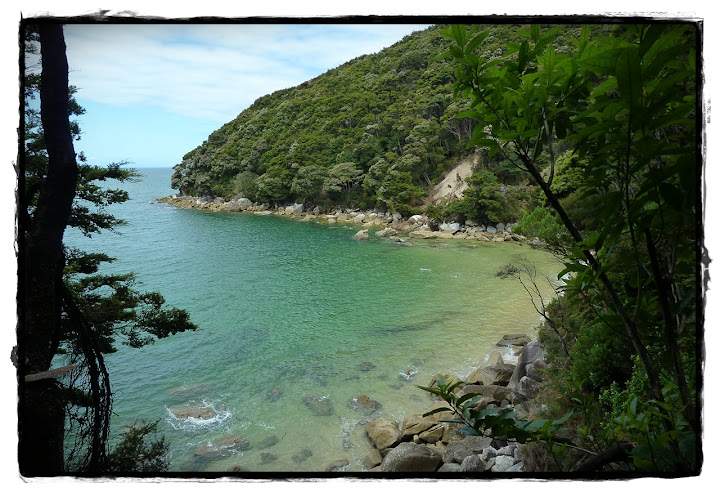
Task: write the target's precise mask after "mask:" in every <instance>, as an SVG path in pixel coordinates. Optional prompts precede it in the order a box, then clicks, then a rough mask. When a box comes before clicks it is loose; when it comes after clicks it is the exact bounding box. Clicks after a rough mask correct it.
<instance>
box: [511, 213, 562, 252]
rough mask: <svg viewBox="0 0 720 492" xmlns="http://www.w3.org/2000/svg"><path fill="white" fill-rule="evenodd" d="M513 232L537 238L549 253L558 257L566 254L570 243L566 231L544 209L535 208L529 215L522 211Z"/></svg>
mask: <svg viewBox="0 0 720 492" xmlns="http://www.w3.org/2000/svg"><path fill="white" fill-rule="evenodd" d="M513 232H516V233H518V234H522V235H524V236H527V237H537V238H538V239H540V240H542V241H543V242H544V243H545V245H546V247H547V248H548V249H549V250H550V251H553V252H555V253H556V254H559V255H564V254H565V253H566V251H567V250H566V248H567V247H568V246H569V245H570V244H571V241H572V238H571V237H570V234H569V233H568V231H567V229H566V228H565V227H564V226H563V225H562V224H561V223H559V222H558V220H557V219H556V218H555V216H554V215H553V214H552V212H550V210H548V209H547V208H546V207H535V209H534V210H533V211H532V212H530V213H527V212H526V211H523V214H522V218H521V219H520V220H519V221H518V223H517V225H515V227H513Z"/></svg>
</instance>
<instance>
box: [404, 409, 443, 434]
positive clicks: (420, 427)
mask: <svg viewBox="0 0 720 492" xmlns="http://www.w3.org/2000/svg"><path fill="white" fill-rule="evenodd" d="M435 424H437V420H435V419H433V418H432V416H429V417H423V416H422V415H410V416H409V417H407V418H406V419H405V420H403V425H402V437H403V439H406V438H411V437H412V436H413V435H415V434H420V433H421V432H424V431H426V430H428V429H429V428H430V427H433V426H434V425H435Z"/></svg>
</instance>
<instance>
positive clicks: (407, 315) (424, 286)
mask: <svg viewBox="0 0 720 492" xmlns="http://www.w3.org/2000/svg"><path fill="white" fill-rule="evenodd" d="M142 171H143V173H144V174H145V175H146V178H145V179H144V180H143V181H141V182H138V183H129V184H127V185H126V189H127V190H128V191H129V192H130V195H131V197H132V200H131V201H130V202H128V203H127V204H125V205H123V206H122V207H118V209H117V210H113V213H115V214H116V215H117V216H118V217H121V218H123V219H125V220H127V221H128V223H129V224H128V226H127V227H124V228H123V229H122V234H121V235H112V234H108V235H102V236H101V237H98V238H96V239H92V240H90V241H85V238H81V237H76V236H73V235H70V234H69V235H68V243H70V244H72V245H76V246H78V247H81V248H84V249H86V250H90V251H103V252H106V253H108V254H110V255H111V256H114V257H116V258H117V259H118V261H117V262H116V263H115V264H113V265H112V267H111V268H112V270H113V271H115V272H118V273H122V272H127V271H133V272H135V273H136V274H137V277H138V280H139V281H140V282H141V283H142V284H141V287H142V289H143V290H151V291H158V292H160V293H162V294H163V296H164V297H165V298H166V299H167V301H168V303H169V304H171V305H173V306H176V307H181V308H184V309H186V310H188V311H189V313H190V315H191V317H192V320H193V321H194V322H195V323H196V324H198V325H199V327H200V328H199V330H198V331H196V332H188V333H183V334H179V335H177V336H173V337H171V338H169V339H165V340H160V341H158V342H157V343H155V344H154V345H151V346H148V347H145V348H143V349H139V350H136V349H130V348H127V347H120V348H119V350H118V352H117V353H115V354H111V355H109V356H108V358H107V363H108V368H109V372H110V376H111V380H112V383H113V389H114V392H115V399H114V412H115V414H116V415H115V416H114V418H113V421H112V429H113V432H114V433H119V432H120V431H121V430H122V429H123V428H124V427H125V426H128V425H131V424H132V423H133V422H134V421H135V420H137V419H144V420H147V421H154V420H158V419H159V420H160V421H161V423H160V430H161V431H162V432H163V433H164V434H165V436H166V439H167V441H168V442H169V443H170V446H171V457H170V458H171V462H170V471H174V472H182V471H192V472H205V471H208V472H210V471H219V472H223V471H231V470H246V471H262V472H273V471H279V472H296V471H297V472H302V471H324V470H326V469H327V467H328V466H329V465H330V464H331V463H333V462H336V461H338V460H340V461H343V460H344V461H347V463H348V464H347V465H346V469H348V470H352V471H359V470H361V469H362V465H361V463H362V459H363V457H364V456H365V455H366V454H367V452H368V451H369V450H370V448H371V446H370V444H369V442H368V441H367V438H366V437H365V434H364V428H365V423H367V422H368V421H369V420H372V419H374V418H377V417H381V416H384V417H388V418H391V419H394V420H397V421H399V422H402V420H403V418H405V417H407V416H409V415H411V414H413V413H422V412H423V411H425V410H426V409H427V408H428V407H429V405H430V399H429V396H428V395H427V393H425V392H423V391H421V390H420V389H418V388H417V387H416V385H418V384H419V385H426V384H428V383H429V382H430V380H431V379H432V377H433V376H434V375H435V374H437V373H443V374H447V373H450V374H454V375H456V376H457V377H464V376H467V374H468V373H469V372H470V371H471V370H472V369H473V368H474V367H476V366H478V365H480V364H481V363H482V362H483V359H484V358H485V357H486V356H487V354H489V353H490V352H491V351H492V350H495V349H496V347H495V343H496V342H497V341H498V340H499V339H500V338H502V336H503V335H504V334H507V333H526V334H528V335H530V336H531V337H532V336H534V329H535V326H537V325H538V323H539V315H538V314H537V313H536V312H535V311H534V309H533V306H532V304H531V302H530V299H529V298H528V296H527V294H526V293H525V291H524V290H523V288H522V286H521V285H519V284H518V283H517V282H514V281H512V280H502V279H500V278H499V277H497V275H496V273H497V271H498V270H499V269H500V268H501V267H502V266H503V265H505V264H507V263H508V262H510V261H513V260H518V259H520V258H525V259H527V260H529V261H531V262H533V263H534V264H535V265H536V266H537V267H538V269H539V271H541V272H544V273H547V274H549V275H550V277H551V278H553V276H554V275H556V274H557V272H558V271H559V270H560V266H559V265H558V264H557V263H556V262H555V261H554V259H553V257H552V256H550V255H548V254H546V253H543V252H540V251H537V250H533V249H531V248H529V247H526V246H521V245H518V244H511V243H473V244H468V243H463V244H458V243H459V242H457V241H456V242H453V241H438V240H432V241H423V240H412V242H413V243H414V246H412V247H409V246H406V245H402V244H396V243H392V242H390V241H387V240H381V239H375V238H373V239H372V240H370V241H355V240H353V239H352V236H353V235H354V233H355V232H356V229H353V228H350V227H347V226H342V225H327V224H318V223H313V222H298V221H294V220H290V219H285V218H281V217H275V216H258V215H254V214H247V213H209V212H203V211H199V210H191V209H178V208H174V207H172V206H170V205H166V204H159V203H153V204H151V203H150V201H152V200H154V199H155V198H156V197H158V196H165V195H169V194H171V193H172V190H170V189H169V188H168V184H169V176H170V173H171V172H172V171H171V170H170V169H161V170H142ZM438 244H445V245H447V247H443V248H439V247H437V246H438ZM548 292H549V288H548ZM504 355H505V356H506V357H508V356H509V355H510V354H504ZM361 395H366V396H367V397H369V398H370V399H371V400H374V401H376V402H379V403H380V405H381V407H380V408H378V409H376V410H375V411H374V412H373V413H372V414H367V413H366V412H365V411H363V409H361V408H358V406H357V404H356V403H357V402H356V401H355V400H354V399H356V398H357V397H358V396H361ZM191 403H195V404H199V405H201V406H205V407H207V408H209V409H211V410H212V412H211V413H212V415H213V417H212V418H206V419H193V418H188V419H178V418H176V417H175V416H174V415H173V414H172V413H171V412H170V408H173V407H175V406H180V405H186V404H191ZM328 408H329V412H328ZM321 410H322V411H321ZM228 436H241V437H242V438H243V439H244V440H245V441H246V442H247V446H240V447H238V448H236V449H235V450H234V451H233V452H228V453H220V454H212V453H210V454H207V453H203V452H202V449H203V446H206V445H207V443H210V442H213V441H216V440H220V439H224V438H227V437H228ZM241 448H242V449H241Z"/></svg>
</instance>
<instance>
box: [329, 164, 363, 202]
mask: <svg viewBox="0 0 720 492" xmlns="http://www.w3.org/2000/svg"><path fill="white" fill-rule="evenodd" d="M362 177H363V172H362V169H358V168H357V166H356V165H355V163H354V162H341V163H340V164H335V165H334V166H333V167H331V168H330V170H329V171H328V175H327V178H325V181H324V182H323V187H322V189H323V191H325V192H328V193H336V194H339V193H341V192H345V195H346V200H347V201H349V199H350V191H351V190H352V189H353V188H354V187H355V186H357V185H358V184H359V183H360V182H361V181H362Z"/></svg>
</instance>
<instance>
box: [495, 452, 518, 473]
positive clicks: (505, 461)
mask: <svg viewBox="0 0 720 492" xmlns="http://www.w3.org/2000/svg"><path fill="white" fill-rule="evenodd" d="M514 464H515V459H514V458H513V457H512V456H506V455H497V456H496V457H495V464H494V465H493V466H492V468H490V471H494V472H505V471H507V470H508V468H510V467H511V466H513V465H514Z"/></svg>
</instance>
